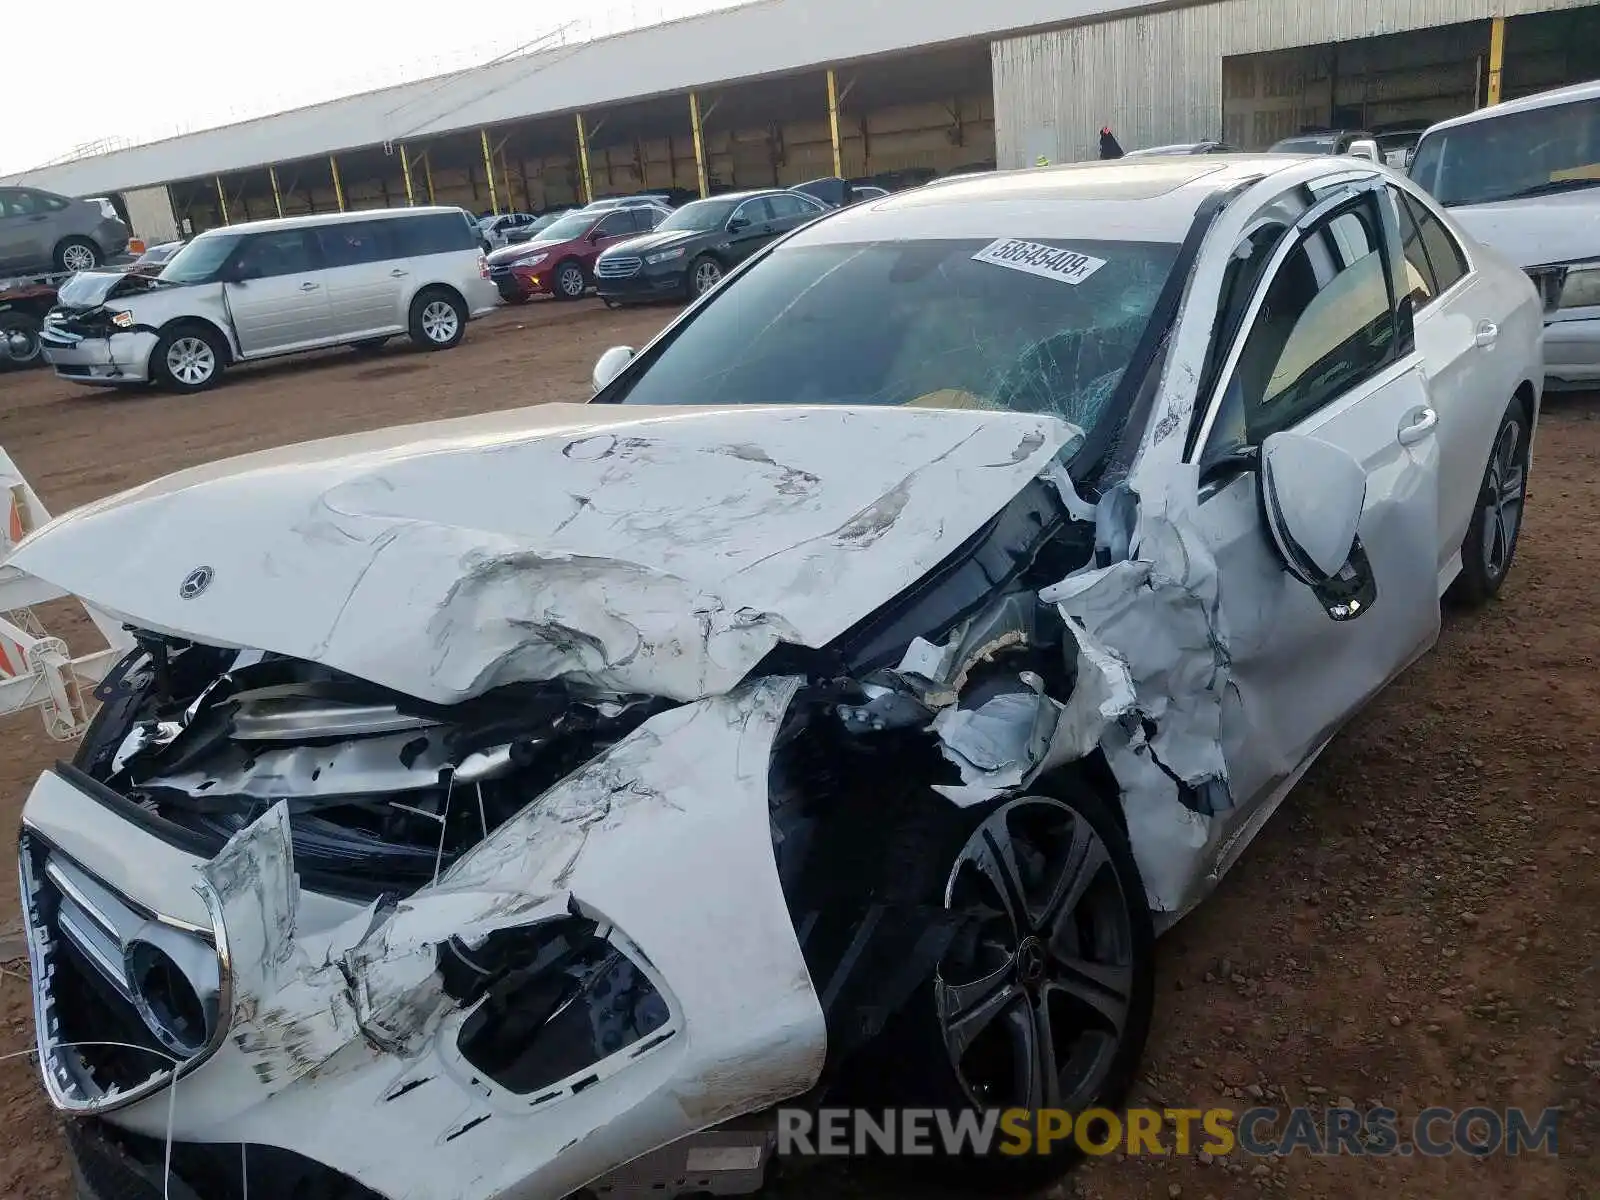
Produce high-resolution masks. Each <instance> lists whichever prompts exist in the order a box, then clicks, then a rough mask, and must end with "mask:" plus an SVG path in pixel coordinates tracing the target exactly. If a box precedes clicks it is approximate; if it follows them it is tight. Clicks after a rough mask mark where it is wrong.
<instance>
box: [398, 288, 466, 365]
mask: <svg viewBox="0 0 1600 1200" xmlns="http://www.w3.org/2000/svg"><path fill="white" fill-rule="evenodd" d="M410 326H411V340H412V341H413V342H415V343H416V344H417V345H419V346H421V347H422V348H423V349H424V350H451V349H454V348H455V347H456V346H459V345H460V344H461V339H462V338H464V337H466V336H467V306H466V305H465V304H464V303H462V300H461V297H460V296H458V295H456V294H455V293H454V292H452V291H449V290H447V289H445V288H437V287H434V288H424V289H423V290H422V291H420V292H418V293H417V298H416V299H415V300H413V301H412V302H411V321H410Z"/></svg>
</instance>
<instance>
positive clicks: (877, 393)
mask: <svg viewBox="0 0 1600 1200" xmlns="http://www.w3.org/2000/svg"><path fill="white" fill-rule="evenodd" d="M1177 256H1178V245H1177V244H1176V243H1170V244H1169V243H1166V242H1102V241H1072V242H1067V241H1060V240H1053V241H1050V242H1048V243H1046V242H1036V241H1029V240H1025V239H1019V238H1001V239H998V240H996V241H993V242H989V241H983V240H973V241H944V240H927V241H907V242H899V241H897V242H872V243H866V244H851V245H831V246H795V247H783V248H780V249H779V250H777V251H776V252H774V253H773V254H772V255H771V257H770V258H768V259H766V260H764V261H763V262H761V263H760V264H758V265H757V266H756V267H755V268H753V269H752V270H750V271H749V272H747V273H746V274H745V275H743V276H741V277H740V278H738V279H735V280H730V281H729V282H728V283H727V284H725V285H724V288H725V290H724V291H721V292H719V293H718V294H717V295H716V296H715V298H714V299H713V301H712V302H711V303H709V304H708V305H707V306H706V307H705V308H704V309H703V310H702V311H701V312H700V313H699V314H697V315H696V316H695V317H694V318H693V319H692V320H690V321H689V322H687V323H686V324H685V325H684V326H683V328H681V329H680V330H679V331H677V332H676V334H675V335H674V336H673V338H672V340H671V341H670V342H668V343H667V344H666V345H665V346H664V347H663V348H662V349H661V350H660V352H659V354H658V356H656V357H655V359H654V361H652V362H648V363H646V364H644V369H643V370H642V371H640V372H639V373H638V374H637V376H636V377H635V378H634V379H633V380H632V382H630V383H629V384H627V385H626V388H627V390H626V392H625V394H623V395H621V396H620V397H617V399H618V400H620V402H621V403H626V404H862V405H912V406H920V407H929V408H979V409H998V410H1009V411H1014V412H1032V413H1049V414H1053V415H1055V416H1058V417H1062V418H1064V419H1066V420H1068V421H1070V422H1072V423H1073V424H1075V425H1078V426H1080V427H1081V428H1082V429H1084V430H1085V431H1089V430H1092V429H1093V428H1094V427H1095V426H1096V425H1097V424H1098V423H1099V422H1100V421H1102V420H1103V419H1105V418H1106V417H1107V416H1108V410H1109V409H1110V407H1111V398H1112V395H1113V393H1114V392H1115V391H1116V387H1117V384H1118V383H1119V382H1120V381H1121V379H1122V375H1123V372H1124V371H1125V370H1127V367H1128V363H1129V361H1130V360H1131V358H1132V356H1133V353H1134V349H1135V347H1136V346H1137V345H1138V344H1139V340H1140V337H1141V336H1142V335H1143V333H1144V331H1145V328H1146V326H1147V325H1148V324H1149V322H1150V316H1151V313H1152V312H1153V311H1154V309H1155V305H1156V300H1157V298H1158V297H1159V296H1160V294H1161V290H1162V287H1163V286H1164V285H1165V283H1166V281H1167V276H1168V275H1169V274H1171V272H1172V267H1173V263H1174V262H1175V261H1176V259H1177ZM1110 415H1113V416H1114V414H1110Z"/></svg>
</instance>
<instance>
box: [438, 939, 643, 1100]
mask: <svg viewBox="0 0 1600 1200" xmlns="http://www.w3.org/2000/svg"><path fill="white" fill-rule="evenodd" d="M440 971H441V973H442V975H443V977H444V980H445V988H446V991H448V992H450V994H451V995H453V996H455V997H456V998H457V999H458V1000H461V1001H462V1002H463V1003H471V1002H473V1001H477V1002H478V1007H477V1008H476V1009H475V1010H474V1011H473V1012H472V1014H471V1015H470V1016H469V1017H467V1019H466V1021H464V1022H463V1023H462V1026H461V1031H460V1033H459V1034H458V1035H457V1038H456V1044H457V1048H458V1049H459V1050H460V1051H461V1056H462V1057H463V1058H465V1059H466V1060H467V1061H468V1062H469V1063H471V1064H472V1065H473V1066H474V1067H476V1068H477V1069H478V1070H479V1071H482V1072H483V1074H484V1075H485V1076H487V1077H488V1078H489V1079H492V1080H493V1081H494V1082H495V1083H497V1084H499V1085H500V1086H501V1087H503V1088H505V1089H506V1090H507V1091H509V1092H514V1093H516V1094H517V1095H520V1096H526V1095H529V1094H531V1093H534V1092H539V1091H543V1090H547V1089H548V1090H552V1091H553V1090H555V1088H556V1085H558V1084H560V1083H561V1082H562V1081H563V1080H572V1082H571V1084H570V1087H571V1090H572V1091H581V1090H583V1088H585V1087H587V1086H588V1085H589V1084H590V1083H593V1082H595V1081H597V1080H598V1078H599V1076H598V1075H597V1074H595V1075H590V1076H588V1077H584V1078H577V1079H573V1077H574V1076H580V1075H581V1074H582V1073H583V1072H584V1071H585V1070H586V1069H587V1068H589V1067H593V1066H595V1065H596V1064H598V1063H600V1062H602V1061H604V1060H605V1059H608V1058H610V1057H611V1056H612V1055H614V1054H616V1053H617V1052H619V1051H622V1050H627V1049H629V1048H630V1047H631V1048H633V1054H634V1055H635V1056H637V1055H639V1054H642V1053H643V1052H644V1051H645V1050H647V1049H649V1048H650V1047H651V1046H653V1045H657V1044H659V1043H660V1042H662V1041H664V1040H665V1039H666V1038H667V1037H669V1036H671V1031H670V1029H668V1022H669V1019H670V1017H671V1011H670V1009H669V1008H668V1006H667V1002H666V998H665V997H663V996H662V994H661V993H660V992H659V991H658V990H657V989H656V987H655V985H654V984H653V983H652V982H651V981H650V979H649V977H648V976H647V975H646V974H645V973H644V971H643V970H642V969H641V968H640V967H639V966H638V965H637V964H635V963H634V962H633V960H632V959H630V958H629V957H628V956H627V954H625V953H624V952H623V951H622V950H621V949H620V948H619V947H617V946H616V945H615V944H614V943H613V942H611V941H610V940H609V939H608V938H607V937H605V936H604V935H603V934H602V932H601V930H600V928H599V927H598V926H597V924H596V923H595V922H594V921H591V920H587V919H585V918H582V917H566V918H562V919H560V920H556V921H548V922H544V923H541V924H538V925H529V926H523V927H521V928H517V929H504V930H496V931H495V932H494V933H492V934H491V935H490V936H489V937H488V938H487V939H485V941H484V942H483V944H482V945H480V946H476V947H468V946H466V945H465V944H464V943H462V942H461V941H460V940H459V939H453V940H452V941H450V942H448V943H446V945H445V946H444V947H443V948H442V949H441V958H440Z"/></svg>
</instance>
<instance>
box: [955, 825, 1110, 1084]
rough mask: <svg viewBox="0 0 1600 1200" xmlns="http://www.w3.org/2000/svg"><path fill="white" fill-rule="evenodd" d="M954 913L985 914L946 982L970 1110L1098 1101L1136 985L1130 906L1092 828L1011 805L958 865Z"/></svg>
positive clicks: (976, 836) (961, 946)
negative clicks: (973, 1105) (972, 1106)
mask: <svg viewBox="0 0 1600 1200" xmlns="http://www.w3.org/2000/svg"><path fill="white" fill-rule="evenodd" d="M945 907H946V908H947V909H951V910H956V911H961V912H973V913H975V914H981V919H980V920H979V921H977V922H976V923H975V925H973V926H971V927H970V936H968V933H967V932H963V933H962V934H961V935H958V937H957V939H956V942H955V943H954V945H953V946H952V948H951V950H950V951H949V952H947V953H946V955H945V958H944V960H943V961H941V962H940V964H939V969H938V973H937V975H936V976H935V981H934V995H935V1003H936V1006H937V1015H938V1020H939V1025H940V1032H941V1033H942V1035H943V1038H944V1043H945V1049H946V1052H947V1053H948V1054H949V1056H950V1063H951V1066H952V1067H953V1068H954V1069H955V1073H956V1077H957V1079H958V1080H959V1081H960V1083H961V1087H962V1089H963V1090H964V1091H965V1092H966V1094H967V1097H968V1099H969V1100H971V1102H972V1103H973V1104H975V1105H977V1106H978V1107H982V1108H991V1107H997V1106H1016V1107H1021V1108H1024V1109H1027V1110H1030V1111H1033V1112H1037V1111H1038V1110H1040V1109H1043V1108H1065V1109H1068V1110H1070V1111H1080V1110H1082V1109H1083V1108H1086V1107H1088V1106H1089V1105H1091V1104H1092V1103H1094V1102H1095V1100H1096V1099H1097V1098H1098V1097H1099V1096H1100V1094H1101V1092H1102V1090H1103V1088H1104V1086H1105V1083H1106V1079H1107V1077H1108V1076H1109V1074H1110V1071H1111V1066H1112V1063H1113V1061H1114V1060H1115V1058H1116V1054H1117V1050H1118V1047H1119V1046H1120V1044H1121V1041H1122V1034H1123V1031H1124V1029H1125V1028H1126V1027H1127V1023H1128V1019H1129V1014H1130V1012H1131V1010H1132V1006H1133V987H1134V966H1133V922H1132V917H1131V915H1130V909H1129V898H1128V897H1127V896H1126V894H1125V893H1124V891H1123V886H1122V880H1121V877H1120V876H1119V875H1118V873H1117V871H1116V869H1115V867H1114V865H1113V864H1112V861H1111V855H1110V851H1109V850H1108V849H1107V848H1106V845H1105V842H1104V841H1103V840H1102V839H1101V837H1100V835H1099V834H1098V833H1097V832H1096V831H1095V829H1094V827H1093V826H1092V825H1090V824H1089V822H1088V821H1086V820H1085V819H1084V818H1083V817H1082V816H1081V815H1080V814H1078V813H1077V812H1075V811H1074V810H1073V809H1071V808H1069V807H1068V806H1067V805H1065V804H1062V803H1061V802H1060V801H1057V800H1051V799H1049V798H1047V797H1042V796H1025V797H1022V798H1020V799H1017V800H1013V801H1011V802H1010V803H1008V804H1006V805H1005V806H1004V807H1002V808H1000V809H998V810H997V811H996V812H995V813H993V814H992V815H991V816H990V817H989V818H988V819H987V820H985V821H984V823H983V824H982V825H980V826H979V827H978V829H977V830H975V831H974V832H973V834H972V836H971V837H970V838H969V839H968V841H967V843H966V845H965V846H964V847H962V849H961V851H960V853H959V854H958V855H957V856H956V861H955V864H954V866H953V867H952V868H951V872H950V877H949V880H948V882H947V884H946V888H945Z"/></svg>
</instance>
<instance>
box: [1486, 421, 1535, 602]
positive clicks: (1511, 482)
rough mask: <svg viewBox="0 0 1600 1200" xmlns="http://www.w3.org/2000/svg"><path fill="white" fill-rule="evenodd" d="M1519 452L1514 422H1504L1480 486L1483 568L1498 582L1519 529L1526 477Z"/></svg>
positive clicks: (1518, 433)
mask: <svg viewBox="0 0 1600 1200" xmlns="http://www.w3.org/2000/svg"><path fill="white" fill-rule="evenodd" d="M1521 450H1522V429H1521V427H1520V426H1519V425H1518V424H1517V423H1516V422H1515V421H1508V422H1507V423H1506V426H1505V428H1504V429H1502V430H1501V431H1500V436H1499V437H1498V438H1497V439H1496V440H1495V445H1494V453H1493V454H1491V455H1490V456H1489V477H1488V479H1486V480H1485V481H1484V486H1483V497H1482V508H1483V566H1484V570H1485V571H1487V572H1488V574H1489V577H1490V578H1491V579H1498V578H1500V576H1502V575H1504V574H1505V573H1506V570H1507V569H1508V568H1509V567H1510V566H1511V556H1512V554H1513V553H1514V552H1515V551H1516V547H1517V534H1518V532H1520V530H1521V528H1522V505H1523V493H1524V491H1525V489H1526V487H1527V478H1528V473H1527V468H1526V467H1525V466H1524V464H1523V461H1522V454H1521Z"/></svg>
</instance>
